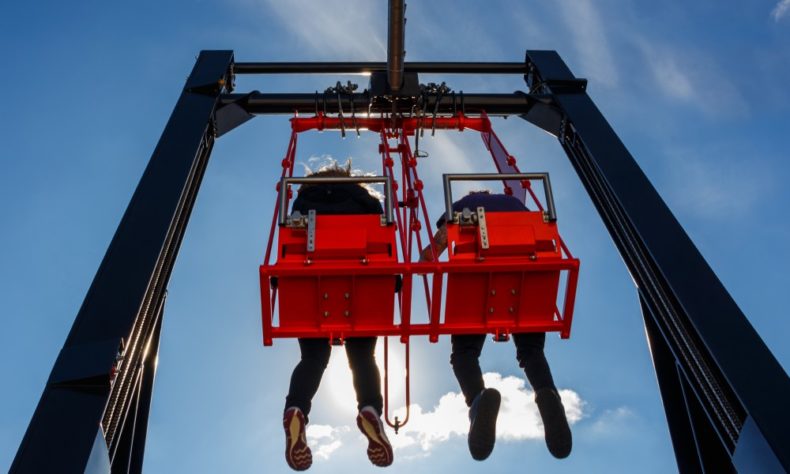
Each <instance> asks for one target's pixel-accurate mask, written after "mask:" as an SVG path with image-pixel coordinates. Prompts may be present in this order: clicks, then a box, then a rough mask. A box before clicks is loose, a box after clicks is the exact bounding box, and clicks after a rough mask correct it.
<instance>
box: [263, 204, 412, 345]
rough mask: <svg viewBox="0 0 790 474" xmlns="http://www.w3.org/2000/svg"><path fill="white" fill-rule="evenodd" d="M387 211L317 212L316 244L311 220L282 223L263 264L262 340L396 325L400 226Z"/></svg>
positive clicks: (388, 330) (370, 332) (381, 330)
mask: <svg viewBox="0 0 790 474" xmlns="http://www.w3.org/2000/svg"><path fill="white" fill-rule="evenodd" d="M382 218H383V216H382V215H379V214H365V215H318V216H315V230H314V246H313V248H312V250H311V249H309V248H308V240H309V231H308V228H307V226H290V225H283V226H280V229H279V238H278V244H277V261H276V262H275V264H274V265H261V267H260V275H261V299H262V303H263V305H262V306H263V310H264V311H263V313H264V314H263V329H264V345H271V343H272V339H273V338H283V337H315V338H319V337H321V338H329V339H331V340H335V341H337V340H340V341H342V340H343V339H345V338H347V337H355V336H356V337H360V336H378V335H392V334H397V333H398V331H399V329H398V326H397V325H395V324H394V303H395V275H398V274H399V273H400V271H399V266H398V256H397V250H396V247H395V230H396V227H395V224H386V223H385V222H384V221H383V219H382ZM273 278H274V279H276V280H274V281H276V291H277V293H278V294H279V324H278V325H276V326H275V325H274V322H273V321H272V306H273V305H272V296H271V294H272V293H271V292H270V291H269V286H270V284H271V281H272V279H273Z"/></svg>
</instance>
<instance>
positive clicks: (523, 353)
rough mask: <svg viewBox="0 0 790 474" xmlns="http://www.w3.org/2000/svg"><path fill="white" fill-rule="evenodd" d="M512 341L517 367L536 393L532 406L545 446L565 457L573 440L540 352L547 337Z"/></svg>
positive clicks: (531, 336) (536, 335)
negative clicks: (521, 370)
mask: <svg viewBox="0 0 790 474" xmlns="http://www.w3.org/2000/svg"><path fill="white" fill-rule="evenodd" d="M513 342H514V343H515V344H516V359H518V365H519V367H521V368H522V369H524V373H525V374H526V375H527V380H529V383H530V384H531V385H532V389H533V390H534V391H535V403H537V405H538V411H540V417H541V419H542V420H543V431H544V435H545V438H546V446H547V447H548V448H549V452H550V453H551V454H552V455H553V456H554V457H556V458H558V459H562V458H566V457H568V455H569V454H570V453H571V448H572V446H573V438H572V435H571V429H570V426H568V420H567V418H566V417H565V407H563V406H562V400H561V399H560V394H559V392H557V387H555V386H554V378H553V377H552V376H551V369H550V368H549V363H548V361H547V360H546V356H545V354H544V353H543V347H544V345H545V343H546V334H545V333H542V332H541V333H525V334H514V335H513Z"/></svg>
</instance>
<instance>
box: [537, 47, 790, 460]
mask: <svg viewBox="0 0 790 474" xmlns="http://www.w3.org/2000/svg"><path fill="white" fill-rule="evenodd" d="M526 62H527V68H528V71H529V72H528V74H527V77H526V78H527V83H528V85H529V86H530V93H548V94H553V95H554V105H555V106H556V107H557V109H558V110H559V111H560V112H561V114H562V115H563V117H564V120H563V121H562V122H561V124H560V126H559V128H558V129H557V130H556V131H555V133H556V135H557V136H558V138H559V140H560V143H561V144H562V146H563V148H564V150H565V152H566V153H567V154H568V157H569V158H570V160H571V163H572V164H573V166H574V168H575V169H576V172H577V173H578V174H579V177H580V178H581V181H582V183H583V184H584V186H585V188H586V189H587V192H588V193H589V194H590V197H591V198H592V201H593V203H594V204H595V206H596V208H597V209H598V212H599V213H600V215H601V218H602V219H603V221H604V223H605V224H606V226H607V228H608V230H609V233H610V234H611V235H612V238H613V240H614V242H615V244H616V245H617V247H618V249H619V251H620V254H621V255H622V257H623V259H624V261H625V262H626V265H627V266H628V269H629V271H630V272H631V275H632V277H633V278H634V280H635V281H636V283H637V285H638V287H639V291H640V296H641V297H642V301H643V307H646V308H648V310H647V311H645V317H646V318H651V323H654V325H653V324H650V325H648V330H649V334H650V337H651V348H653V350H654V360H655V361H659V360H662V361H663V360H664V359H665V357H666V354H667V353H670V354H671V355H672V357H673V358H674V359H675V363H676V366H674V365H670V364H667V363H666V362H660V363H656V371H657V372H658V380H659V384H661V392H662V396H663V397H664V399H665V409H666V410H667V418H668V420H670V424H669V427H670V430H671V431H673V433H672V437H673V441H674V440H675V439H685V440H688V439H694V440H695V441H696V446H697V449H698V450H700V451H701V452H700V453H699V462H701V463H702V465H703V469H707V468H711V467H712V466H713V467H720V466H730V465H732V464H734V465H735V467H736V468H737V469H739V470H741V471H744V472H764V471H759V469H761V468H762V467H764V466H771V467H779V466H781V467H779V469H782V468H783V469H784V470H790V431H788V429H787V428H788V426H790V410H787V409H786V408H785V407H784V406H781V403H782V402H781V401H783V400H790V379H788V377H787V374H786V373H785V372H784V370H783V369H782V367H781V365H779V363H778V362H777V360H776V359H775V358H774V356H773V354H771V352H770V351H769V350H768V348H767V347H766V346H765V344H764V343H763V341H762V340H761V339H760V337H759V336H758V335H757V333H756V332H755V330H754V328H753V327H752V326H751V324H749V321H748V320H747V319H746V317H745V316H744V314H743V313H742V312H741V310H740V309H739V308H738V306H737V305H736V304H735V302H734V301H733V299H732V298H731V297H730V295H729V293H728V292H727V290H726V289H725V288H724V286H723V285H722V284H721V282H720V281H719V279H718V278H717V277H716V275H715V274H714V272H713V271H712V270H711V268H710V267H709V266H708V264H707V262H706V261H705V259H704V258H703V257H702V255H701V254H700V253H699V251H698V250H697V248H696V247H695V246H694V244H693V242H692V241H691V239H690V238H689V237H688V235H687V234H686V233H685V231H684V230H683V228H682V227H681V226H680V224H679V223H678V221H677V220H676V219H675V217H674V216H673V215H672V213H671V211H670V210H669V208H668V207H667V206H666V204H665V203H664V202H663V200H662V199H661V197H660V196H659V194H658V193H657V192H656V190H655V188H653V186H652V184H651V183H650V182H649V181H648V179H647V177H646V176H645V174H644V173H643V172H642V170H641V169H640V168H639V166H638V165H637V164H636V161H635V160H634V158H633V157H632V156H631V154H630V153H629V152H628V150H627V149H626V148H625V146H624V145H623V143H622V142H621V141H620V139H619V138H618V137H617V135H616V134H615V133H614V131H613V130H612V128H611V127H610V126H609V124H608V123H607V122H606V120H605V119H604V117H603V115H602V114H601V112H600V111H599V110H598V108H597V107H596V106H595V104H594V103H593V102H592V100H591V99H590V97H589V96H588V95H587V93H586V92H585V85H586V82H585V81H583V80H579V79H576V78H575V77H574V76H573V74H572V73H571V72H570V70H569V69H568V67H567V66H566V65H565V63H564V62H563V61H562V59H561V58H560V57H559V55H558V54H557V53H556V52H554V51H528V52H527V57H526ZM659 338H660V339H659ZM657 340H663V342H664V344H665V345H662V344H656V343H654V342H653V341H657ZM656 350H658V352H655V351H656ZM665 371H670V372H674V373H665ZM678 374H683V376H682V377H681V376H679V375H678ZM678 390H680V391H682V393H677V392H678ZM679 400H684V401H685V405H686V407H687V408H686V409H683V411H684V412H685V413H675V410H680V409H681V407H682V404H681V403H678V401H679ZM777 404H780V408H779V409H777ZM683 416H688V417H690V418H689V419H690V423H688V424H686V423H680V422H672V420H680V419H681V417H683ZM697 425H699V426H697ZM744 427H748V428H749V429H748V431H746V430H744ZM688 429H691V430H692V431H694V432H692V433H689V432H682V433H675V431H676V430H688ZM743 433H747V434H748V436H746V437H743V436H742V435H743ZM744 440H745V441H744ZM736 452H737V456H735V454H736ZM687 458H688V453H678V462H679V468H680V469H681V470H683V472H695V471H696V469H695V468H691V467H689V466H690V465H691V464H685V463H684V462H683V461H681V459H687ZM755 460H760V461H755ZM756 463H759V464H756Z"/></svg>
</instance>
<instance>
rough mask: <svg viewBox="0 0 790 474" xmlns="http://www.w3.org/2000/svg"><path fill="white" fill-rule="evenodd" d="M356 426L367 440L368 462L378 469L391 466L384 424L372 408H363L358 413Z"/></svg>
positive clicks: (391, 455)
mask: <svg viewBox="0 0 790 474" xmlns="http://www.w3.org/2000/svg"><path fill="white" fill-rule="evenodd" d="M357 426H359V430H360V431H362V434H363V435H365V437H366V438H367V439H368V459H370V462H372V463H373V464H374V465H376V466H379V467H387V466H389V465H390V464H392V459H393V454H392V445H391V444H390V441H389V440H388V439H387V434H386V433H385V432H384V424H383V423H382V422H381V418H380V417H379V414H378V413H377V412H376V410H375V409H374V408H373V407H369V406H368V407H364V408H362V410H360V411H359V415H357Z"/></svg>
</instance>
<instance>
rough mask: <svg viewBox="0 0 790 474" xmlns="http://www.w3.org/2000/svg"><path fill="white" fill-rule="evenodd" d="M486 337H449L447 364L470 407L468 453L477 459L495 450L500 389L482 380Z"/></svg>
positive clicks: (481, 458) (479, 335)
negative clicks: (451, 368)
mask: <svg viewBox="0 0 790 474" xmlns="http://www.w3.org/2000/svg"><path fill="white" fill-rule="evenodd" d="M485 340H486V336H485V334H474V335H463V336H462V335H454V336H452V337H451V338H450V341H451V343H452V353H451V354H450V364H451V365H452V366H453V373H454V374H455V378H456V379H458V384H459V385H460V386H461V392H462V393H463V394H464V399H465V400H466V405H467V406H468V407H469V422H470V424H469V437H468V443H469V452H470V453H471V454H472V458H474V459H476V460H478V461H482V460H483V459H486V458H487V457H488V456H489V455H490V454H491V451H493V450H494V443H495V442H496V419H497V416H498V414H499V404H500V402H501V397H500V395H499V392H498V391H497V390H496V389H493V388H485V385H484V383H483V372H482V370H480V352H481V351H482V350H483V344H484V343H485Z"/></svg>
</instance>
